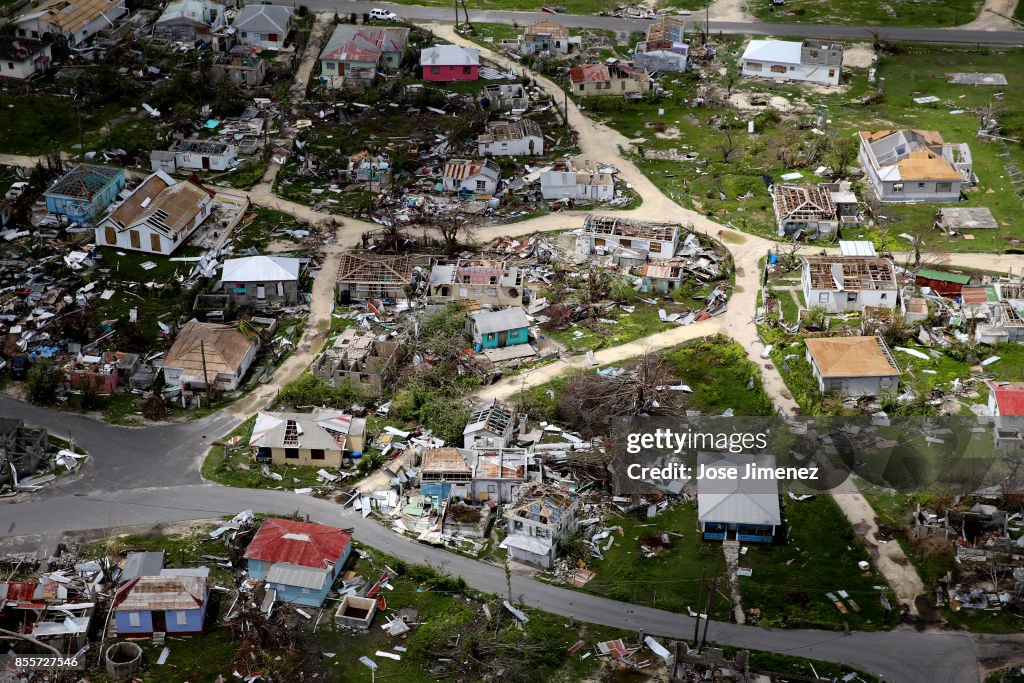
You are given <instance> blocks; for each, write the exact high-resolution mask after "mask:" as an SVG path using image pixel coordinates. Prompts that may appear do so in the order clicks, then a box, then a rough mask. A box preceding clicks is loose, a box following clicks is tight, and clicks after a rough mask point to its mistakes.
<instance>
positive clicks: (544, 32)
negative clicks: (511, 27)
mask: <svg viewBox="0 0 1024 683" xmlns="http://www.w3.org/2000/svg"><path fill="white" fill-rule="evenodd" d="M581 46H582V39H581V38H580V37H579V36H570V35H569V31H568V29H566V28H565V27H564V26H562V25H561V24H558V23H556V22H554V21H538V22H537V23H536V24H531V25H530V26H528V27H526V30H525V31H523V35H522V37H521V38H520V39H519V52H520V54H524V55H533V54H544V53H549V54H556V55H568V54H572V53H573V52H579V51H580V48H581Z"/></svg>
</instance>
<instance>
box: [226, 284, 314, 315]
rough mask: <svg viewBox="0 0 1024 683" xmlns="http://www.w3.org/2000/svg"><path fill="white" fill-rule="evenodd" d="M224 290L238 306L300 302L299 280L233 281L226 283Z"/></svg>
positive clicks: (259, 306)
mask: <svg viewBox="0 0 1024 683" xmlns="http://www.w3.org/2000/svg"><path fill="white" fill-rule="evenodd" d="M261 289H262V291H261ZM224 292H225V293H226V294H227V295H228V296H229V297H230V300H231V302H232V303H234V304H235V305H236V306H254V307H256V308H270V307H274V306H291V305H293V304H296V303H298V300H299V283H298V281H297V280H287V281H283V282H282V281H268V282H234V281H232V282H225V283H224ZM261 294H262V297H261V296H260V295H261Z"/></svg>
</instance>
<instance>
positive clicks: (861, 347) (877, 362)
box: [804, 337, 902, 397]
mask: <svg viewBox="0 0 1024 683" xmlns="http://www.w3.org/2000/svg"><path fill="white" fill-rule="evenodd" d="M804 344H806V346H807V362H808V363H810V364H811V371H812V372H813V373H814V378H815V379H816V380H817V381H818V389H820V390H821V391H822V392H827V391H834V392H836V393H838V394H840V395H842V396H853V397H857V396H878V395H879V394H881V393H883V392H887V391H896V390H897V389H898V388H899V384H900V375H901V374H902V372H901V370H900V366H899V365H897V364H896V359H895V358H893V357H892V353H891V352H890V351H889V347H888V346H886V344H885V340H883V339H882V338H881V337H816V338H810V339H806V340H804Z"/></svg>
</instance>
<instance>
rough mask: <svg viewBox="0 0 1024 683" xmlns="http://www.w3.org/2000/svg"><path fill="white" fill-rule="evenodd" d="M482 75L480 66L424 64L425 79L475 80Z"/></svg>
mask: <svg viewBox="0 0 1024 683" xmlns="http://www.w3.org/2000/svg"><path fill="white" fill-rule="evenodd" d="M479 77H480V67H479V66H424V67H423V80H425V81H475V80H477V79H478V78H479Z"/></svg>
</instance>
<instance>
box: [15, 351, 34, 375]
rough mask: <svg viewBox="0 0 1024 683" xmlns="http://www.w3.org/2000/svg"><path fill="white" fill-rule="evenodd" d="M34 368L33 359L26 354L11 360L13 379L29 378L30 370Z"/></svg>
mask: <svg viewBox="0 0 1024 683" xmlns="http://www.w3.org/2000/svg"><path fill="white" fill-rule="evenodd" d="M30 367H32V359H31V358H29V357H28V356H26V355H25V354H20V355H17V356H15V357H14V358H12V359H11V379H25V378H27V377H28V369H29V368H30Z"/></svg>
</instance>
